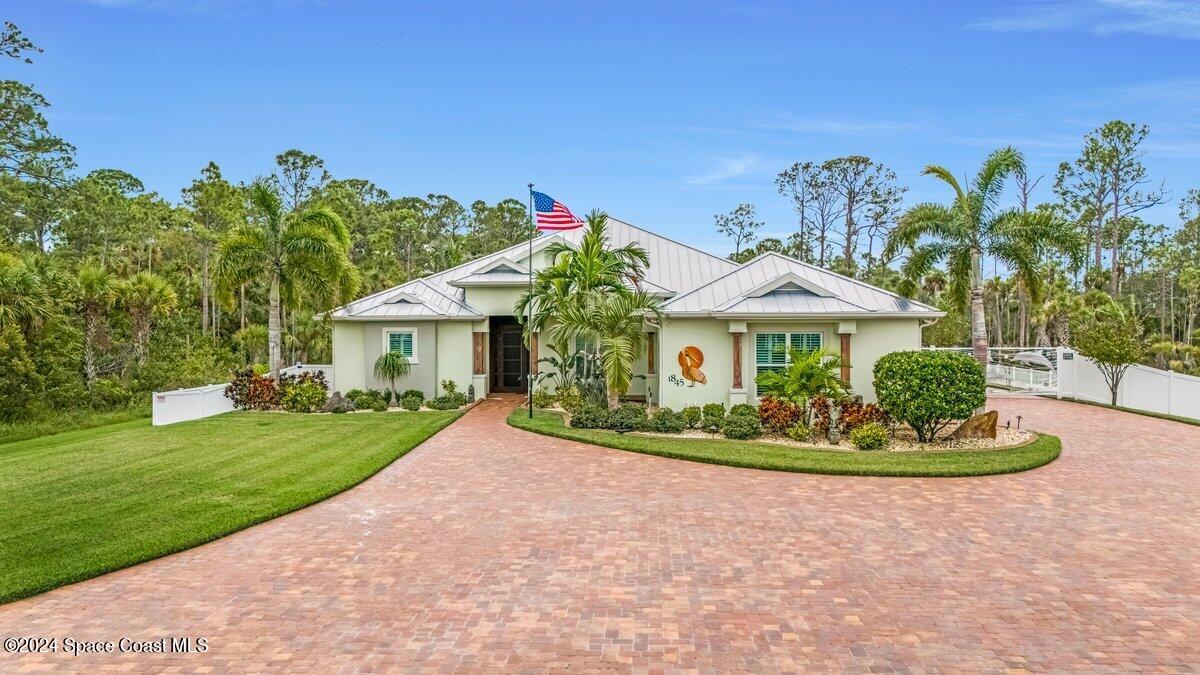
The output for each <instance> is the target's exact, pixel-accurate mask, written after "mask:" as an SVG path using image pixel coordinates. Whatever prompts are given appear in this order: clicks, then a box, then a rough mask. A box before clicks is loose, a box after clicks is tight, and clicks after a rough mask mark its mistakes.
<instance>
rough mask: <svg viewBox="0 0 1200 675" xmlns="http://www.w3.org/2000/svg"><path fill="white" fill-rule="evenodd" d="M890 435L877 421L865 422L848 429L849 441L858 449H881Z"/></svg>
mask: <svg viewBox="0 0 1200 675" xmlns="http://www.w3.org/2000/svg"><path fill="white" fill-rule="evenodd" d="M890 440H891V437H890V436H889V435H888V430H887V427H885V426H883V425H882V424H880V423H879V422H867V423H866V424H863V425H860V426H858V427H855V428H854V429H853V430H851V431H850V442H851V443H853V444H854V447H856V448H858V449H859V450H883V449H884V448H886V447H887V444H888V442H889V441H890Z"/></svg>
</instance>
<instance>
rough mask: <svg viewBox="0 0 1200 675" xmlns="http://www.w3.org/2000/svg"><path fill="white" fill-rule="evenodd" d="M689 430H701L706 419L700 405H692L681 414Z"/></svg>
mask: <svg viewBox="0 0 1200 675" xmlns="http://www.w3.org/2000/svg"><path fill="white" fill-rule="evenodd" d="M679 414H680V415H681V416H682V417H683V421H684V423H685V424H687V425H688V428H689V429H699V428H700V421H701V420H702V419H704V411H703V410H702V409H701V408H700V406H698V405H690V406H688V407H686V408H684V409H683V410H681V411H680V413H679Z"/></svg>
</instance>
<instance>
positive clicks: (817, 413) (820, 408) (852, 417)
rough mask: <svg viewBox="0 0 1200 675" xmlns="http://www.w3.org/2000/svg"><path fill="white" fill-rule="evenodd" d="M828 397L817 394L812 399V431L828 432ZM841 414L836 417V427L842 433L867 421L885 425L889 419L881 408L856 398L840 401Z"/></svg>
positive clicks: (848, 431)
mask: <svg viewBox="0 0 1200 675" xmlns="http://www.w3.org/2000/svg"><path fill="white" fill-rule="evenodd" d="M829 404H830V401H829V399H827V398H825V397H824V396H818V397H816V398H814V399H813V400H812V403H811V404H810V405H811V406H812V414H813V423H812V428H813V431H814V432H816V433H819V434H822V435H824V434H826V433H828V432H829ZM841 406H842V416H841V417H839V418H838V429H840V430H841V431H842V433H843V434H847V433H850V431H851V430H853V429H857V428H858V427H861V426H862V425H864V424H866V423H868V422H877V423H879V424H882V425H884V426H887V425H888V423H889V422H890V420H889V419H888V415H887V413H886V412H884V411H883V408H880V407H879V406H877V405H875V404H874V403H862V402H861V401H859V400H858V399H846V400H844V401H841Z"/></svg>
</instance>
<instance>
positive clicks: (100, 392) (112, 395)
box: [88, 377, 133, 410]
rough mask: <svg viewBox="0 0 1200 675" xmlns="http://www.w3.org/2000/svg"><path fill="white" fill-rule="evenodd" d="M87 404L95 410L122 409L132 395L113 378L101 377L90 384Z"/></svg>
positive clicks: (130, 399) (131, 398)
mask: <svg viewBox="0 0 1200 675" xmlns="http://www.w3.org/2000/svg"><path fill="white" fill-rule="evenodd" d="M88 399H89V403H90V405H91V407H92V408H95V409H96V410H112V409H114V408H124V407H126V406H128V405H129V402H130V401H132V400H133V393H132V392H130V391H129V390H128V389H126V388H125V387H124V386H123V385H122V384H121V381H120V380H118V379H117V378H115V377H101V378H99V379H97V380H96V381H95V382H93V383H92V388H91V391H89V392H88Z"/></svg>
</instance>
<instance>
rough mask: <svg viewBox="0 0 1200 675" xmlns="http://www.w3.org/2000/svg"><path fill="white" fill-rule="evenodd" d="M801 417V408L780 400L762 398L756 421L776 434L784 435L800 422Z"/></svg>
mask: <svg viewBox="0 0 1200 675" xmlns="http://www.w3.org/2000/svg"><path fill="white" fill-rule="evenodd" d="M803 415H804V409H803V408H801V407H800V406H798V405H796V404H795V403H792V402H791V401H785V400H783V399H781V398H775V397H774V396H764V397H763V398H762V399H761V400H760V401H759V402H758V421H759V422H762V425H763V427H765V428H766V429H768V430H770V431H773V432H775V433H777V434H782V433H785V432H786V431H787V430H788V429H790V428H791V427H792V426H793V425H795V424H796V423H797V422H802V421H803V419H802V418H803Z"/></svg>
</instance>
